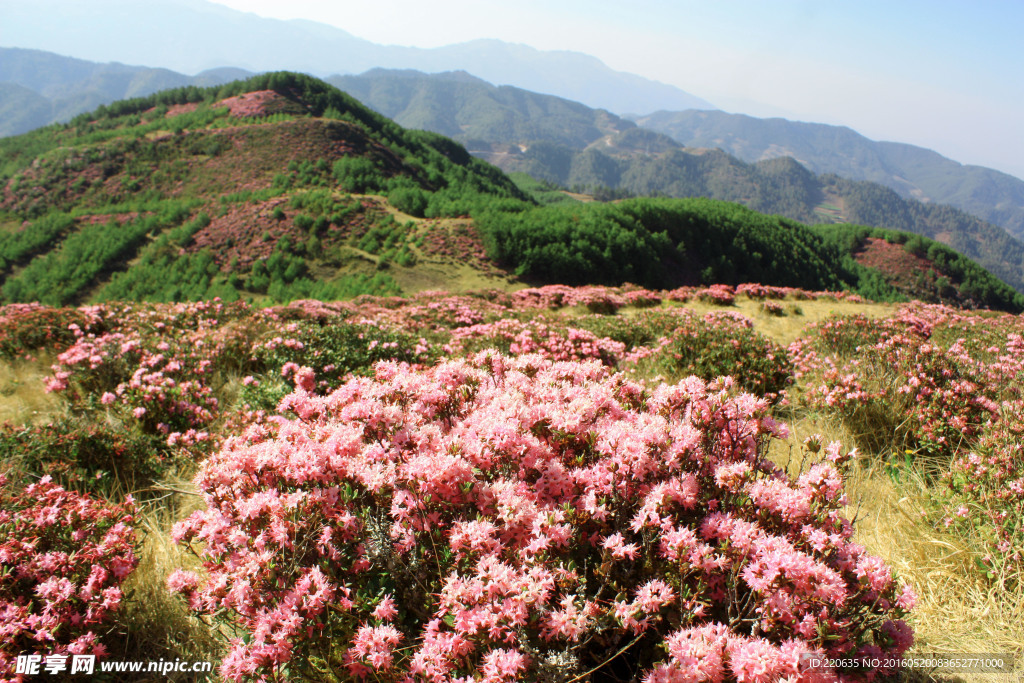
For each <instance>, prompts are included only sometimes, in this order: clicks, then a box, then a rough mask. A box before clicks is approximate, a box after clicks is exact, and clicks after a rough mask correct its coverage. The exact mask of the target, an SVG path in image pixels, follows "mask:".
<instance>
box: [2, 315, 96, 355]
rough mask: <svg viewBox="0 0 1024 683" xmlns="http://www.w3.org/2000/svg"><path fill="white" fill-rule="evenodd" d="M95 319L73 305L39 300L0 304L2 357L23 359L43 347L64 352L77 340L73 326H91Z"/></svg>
mask: <svg viewBox="0 0 1024 683" xmlns="http://www.w3.org/2000/svg"><path fill="white" fill-rule="evenodd" d="M92 322H95V321H94V320H90V316H88V315H86V314H85V313H83V312H82V311H80V310H77V309H74V308H50V307H49V306H43V305H41V304H38V303H31V304H8V305H6V306H0V358H20V357H24V356H26V355H30V354H32V353H33V352H36V351H39V350H42V349H54V350H61V351H62V350H64V349H65V348H67V347H68V346H70V345H71V344H73V343H74V342H75V335H74V332H73V331H72V327H71V325H74V326H75V328H78V327H79V326H86V327H88V326H89V325H90V323H92Z"/></svg>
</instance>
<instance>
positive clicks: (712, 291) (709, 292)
mask: <svg viewBox="0 0 1024 683" xmlns="http://www.w3.org/2000/svg"><path fill="white" fill-rule="evenodd" d="M693 296H694V297H696V298H697V299H698V300H699V301H707V302H708V303H712V304H715V305H716V306H732V304H733V302H734V301H735V300H736V292H735V291H734V290H733V288H732V287H730V286H729V285H711V286H710V287H705V288H704V289H699V290H697V291H696V292H694V294H693Z"/></svg>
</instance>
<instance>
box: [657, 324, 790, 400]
mask: <svg viewBox="0 0 1024 683" xmlns="http://www.w3.org/2000/svg"><path fill="white" fill-rule="evenodd" d="M673 318H674V321H673V322H674V323H675V324H674V329H672V330H671V331H670V332H669V333H668V334H667V335H666V336H664V337H662V338H661V339H659V340H658V341H657V342H656V343H655V344H654V346H653V353H652V354H650V355H648V356H647V357H646V360H644V361H642V362H641V367H644V368H647V369H650V368H651V367H653V369H654V371H655V372H658V373H660V374H662V375H664V376H665V377H668V378H670V379H680V378H683V377H686V376H688V375H696V376H698V377H701V378H702V379H704V380H712V379H715V378H716V377H725V376H731V377H733V378H735V379H736V381H737V382H739V384H740V385H741V386H742V387H743V388H744V389H746V390H747V391H750V392H752V393H754V394H757V395H767V396H768V397H769V398H770V399H771V400H775V399H777V398H779V397H780V396H781V395H782V393H783V391H784V390H785V388H786V387H787V386H788V385H789V384H790V383H791V382H792V366H791V364H790V362H789V358H788V356H787V354H786V351H785V349H783V348H782V347H780V346H778V345H777V344H775V343H774V342H773V341H771V340H770V339H768V338H767V337H765V336H764V335H762V334H760V333H758V332H756V331H754V329H753V323H752V322H751V321H750V320H749V319H748V318H745V317H744V316H742V315H739V314H736V313H731V312H728V311H714V312H711V313H707V314H705V315H704V316H700V315H698V314H696V313H694V312H693V311H691V310H689V309H678V310H677V311H676V312H674V315H673Z"/></svg>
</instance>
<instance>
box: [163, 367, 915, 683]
mask: <svg viewBox="0 0 1024 683" xmlns="http://www.w3.org/2000/svg"><path fill="white" fill-rule="evenodd" d="M300 375H301V376H299V377H297V382H296V384H297V386H296V390H295V391H294V392H293V393H292V394H290V395H289V396H287V397H286V398H285V399H284V400H283V401H282V404H281V406H280V408H281V410H282V411H283V412H284V413H290V414H292V415H294V417H293V418H290V419H289V418H285V417H280V416H278V417H269V418H265V419H263V420H262V421H259V422H257V423H256V424H253V425H252V426H251V427H250V428H249V429H248V430H247V431H246V432H245V433H244V434H242V435H240V436H237V437H233V438H230V439H228V441H227V442H226V443H225V444H224V447H223V448H222V450H221V451H220V452H218V453H216V454H214V455H213V456H212V457H211V458H210V459H209V460H208V462H206V463H205V464H204V466H203V468H202V470H201V472H200V473H199V475H198V476H197V478H196V485H197V487H198V489H199V490H200V491H201V492H202V494H203V495H204V497H205V499H206V503H207V509H206V510H202V511H199V512H196V513H194V514H193V515H192V516H191V517H190V518H188V519H187V520H185V521H184V522H181V523H179V524H178V525H177V526H176V528H175V531H174V535H175V537H176V538H177V540H179V541H180V542H182V543H189V544H194V546H193V547H194V549H195V550H196V552H197V553H199V555H200V556H201V557H202V558H203V560H204V565H205V567H206V570H207V572H208V574H207V576H206V577H205V578H201V577H200V576H198V575H197V574H195V573H191V572H185V571H178V572H176V573H174V574H172V575H171V577H170V578H169V579H168V584H169V587H170V588H171V589H172V590H175V591H177V592H180V593H181V594H182V595H183V596H184V597H185V598H186V600H187V602H188V604H189V606H190V607H191V609H192V610H194V611H195V612H197V613H200V614H210V615H226V614H232V615H234V618H235V620H236V621H237V626H238V627H239V628H240V629H242V631H243V632H245V633H246V634H247V635H246V637H245V638H244V639H239V640H235V641H234V642H233V643H232V646H231V650H230V652H229V654H228V656H227V657H226V658H225V660H224V663H223V666H222V669H221V673H222V674H223V675H224V676H225V677H227V678H229V679H232V680H242V679H266V678H281V677H284V676H285V675H286V674H285V672H286V671H287V676H288V677H290V678H296V679H309V680H312V679H321V678H325V677H328V676H332V675H333V676H343V675H345V676H348V677H350V678H352V679H356V680H368V679H372V680H378V681H381V680H387V681H399V680H404V681H408V680H417V681H455V680H458V681H465V682H468V681H487V682H489V683H496V682H498V681H513V680H521V681H536V680H546V679H556V680H566V679H568V678H572V677H573V676H578V675H580V674H582V673H583V672H585V671H589V670H591V669H594V668H595V667H597V668H600V667H602V666H617V667H625V669H626V671H625V673H624V675H625V676H626V677H644V680H645V681H648V682H650V683H653V682H655V681H681V680H695V679H693V678H692V677H690V674H691V673H692V671H693V667H694V665H696V664H699V665H700V666H701V667H703V668H704V670H705V671H706V680H724V679H728V680H738V681H769V680H778V679H779V678H780V677H782V676H796V675H800V674H802V673H807V671H806V669H805V667H806V666H807V664H806V662H805V661H804V660H802V659H801V655H804V654H808V653H819V654H828V655H835V656H839V655H851V656H852V655H871V656H875V655H898V654H900V653H902V652H903V651H904V650H906V648H907V647H908V646H909V645H910V642H911V640H912V636H911V634H910V630H909V628H908V627H907V626H906V624H905V623H904V622H902V621H901V620H900V618H901V617H902V616H903V615H904V614H905V612H906V610H907V609H909V607H910V606H911V604H912V602H913V597H912V595H911V594H910V593H909V591H908V590H907V589H906V588H904V587H902V586H900V585H899V584H898V582H897V581H896V580H895V577H894V576H893V575H892V572H891V571H890V570H889V568H887V567H886V566H885V565H884V564H883V563H882V562H881V561H879V560H878V559H877V558H874V557H871V556H869V555H867V554H866V553H865V552H864V549H863V548H862V547H860V546H858V545H856V544H854V543H852V542H851V541H850V537H851V534H852V527H851V525H850V523H849V522H848V521H847V520H845V519H844V518H842V517H841V516H840V514H839V510H840V508H841V507H842V505H844V503H845V497H844V495H843V492H842V479H841V476H840V473H839V470H838V468H840V467H841V466H842V464H843V462H844V461H845V458H846V457H847V456H844V455H842V454H841V449H840V447H839V444H831V445H830V446H829V447H828V448H827V449H826V454H827V458H825V459H822V461H821V462H818V463H817V464H815V465H814V466H813V467H811V468H810V469H809V470H808V471H807V472H805V473H804V474H803V475H801V476H800V477H799V479H797V480H796V481H793V480H791V479H789V478H788V477H787V476H785V475H784V474H783V473H782V472H781V471H780V470H778V469H777V468H776V467H775V466H773V465H772V464H771V463H770V462H768V461H767V460H766V458H765V457H764V452H765V448H766V446H767V442H768V441H769V440H770V439H771V438H772V437H775V436H780V435H782V434H784V433H785V427H784V425H781V424H778V423H776V422H775V421H773V420H772V418H771V417H770V416H769V415H768V408H767V404H766V402H765V401H764V400H762V399H758V398H755V397H754V396H752V395H750V394H737V393H736V392H735V391H733V390H732V389H731V386H732V382H731V381H729V380H725V381H723V382H718V383H711V384H706V383H704V382H702V381H700V380H699V379H696V378H689V379H687V380H685V381H684V382H682V383H680V384H678V385H673V386H668V385H660V386H658V387H656V388H654V389H648V388H646V387H645V386H644V385H642V384H638V383H635V382H632V381H630V380H628V379H626V378H625V377H623V376H622V375H612V374H610V371H609V370H608V369H606V368H605V367H604V366H602V365H601V364H600V363H598V362H596V361H589V362H582V363H577V362H552V361H550V360H547V359H544V358H542V357H540V356H538V355H527V356H521V357H519V358H515V359H512V358H507V357H504V356H502V355H499V354H496V353H493V352H482V353H480V354H478V355H476V356H475V357H473V358H472V359H470V360H457V361H449V362H443V363H440V364H438V365H437V366H435V367H433V368H430V369H427V370H422V371H415V370H413V369H412V368H410V367H409V366H407V365H402V364H397V363H393V362H392V363H380V364H378V365H377V367H376V374H375V376H374V378H372V379H371V378H353V379H351V380H350V381H349V382H347V383H345V384H344V385H342V386H341V387H339V388H338V389H337V390H335V391H334V392H332V393H330V394H328V395H326V396H320V395H316V394H313V393H311V392H310V390H311V388H312V387H313V386H314V385H315V382H314V380H313V378H311V377H310V376H308V374H304V373H300ZM616 652H619V653H621V654H622V657H621V658H618V659H617V660H616V661H615V662H614V663H612V664H609V661H610V660H611V659H613V656H612V655H613V653H616ZM695 658H696V659H695ZM330 672H333V674H332V673H330ZM843 673H846V674H851V675H852V674H856V673H858V672H857V671H853V670H851V671H846V672H843ZM861 673H863V674H864V676H865V677H866V678H870V677H872V676H873V675H874V674H875V673H876V672H861ZM819 674H820V677H821V678H823V679H825V680H828V679H835V674H836V672H832V671H831V670H828V671H821V672H819Z"/></svg>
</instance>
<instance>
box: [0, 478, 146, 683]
mask: <svg viewBox="0 0 1024 683" xmlns="http://www.w3.org/2000/svg"><path fill="white" fill-rule="evenodd" d="M133 514H134V506H133V503H132V501H131V499H130V498H129V499H128V501H127V502H126V503H125V504H124V505H111V504H109V503H105V502H102V501H99V500H95V499H92V498H90V497H88V496H85V495H81V494H78V493H74V492H72V491H66V490H64V489H63V488H61V487H59V486H57V485H55V484H53V483H52V482H51V481H50V480H49V478H48V477H44V478H43V479H42V480H41V481H40V482H39V483H37V484H32V485H30V486H28V487H27V488H24V489H15V488H13V487H12V485H10V484H9V482H7V481H6V479H5V478H4V477H3V476H2V475H0V680H12V681H13V680H20V679H21V678H22V677H21V676H18V677H15V678H7V676H11V675H12V674H13V672H14V660H15V658H16V656H17V655H21V654H29V653H40V654H46V655H49V654H96V655H103V654H104V653H105V651H106V650H105V648H104V646H103V643H102V642H100V636H99V634H98V629H99V627H100V626H102V625H104V624H106V623H107V622H108V621H109V618H110V616H111V614H112V613H113V612H114V611H116V610H117V608H118V606H119V604H120V602H121V599H122V597H123V596H122V593H121V588H120V585H121V583H122V582H123V581H124V579H125V577H126V576H128V574H130V573H131V572H132V570H133V569H134V568H135V565H136V563H137V560H136V557H135V553H134V550H133V545H134V534H133V532H132V529H131V527H130V526H129V525H130V524H131V522H132V515H133Z"/></svg>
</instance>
